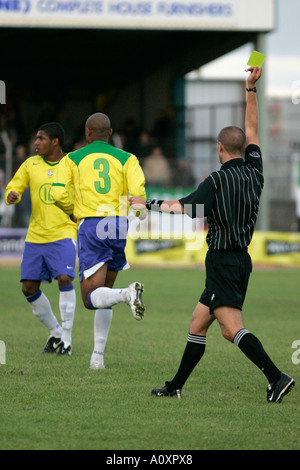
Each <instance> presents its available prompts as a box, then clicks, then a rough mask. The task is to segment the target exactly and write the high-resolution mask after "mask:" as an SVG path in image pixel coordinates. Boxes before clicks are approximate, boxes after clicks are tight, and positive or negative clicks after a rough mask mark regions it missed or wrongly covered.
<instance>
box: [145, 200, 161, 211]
mask: <svg viewBox="0 0 300 470" xmlns="http://www.w3.org/2000/svg"><path fill="white" fill-rule="evenodd" d="M163 202H164V201H163V200H161V199H147V201H146V209H148V211H155V212H160V206H161V205H162V203H163Z"/></svg>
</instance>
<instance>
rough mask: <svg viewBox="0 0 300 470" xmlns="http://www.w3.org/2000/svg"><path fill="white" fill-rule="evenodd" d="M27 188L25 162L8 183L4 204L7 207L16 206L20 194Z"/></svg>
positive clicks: (27, 179)
mask: <svg viewBox="0 0 300 470" xmlns="http://www.w3.org/2000/svg"><path fill="white" fill-rule="evenodd" d="M28 186H29V175H28V171H27V161H25V162H24V163H22V165H21V166H20V168H19V169H18V171H17V172H16V174H15V175H14V177H13V178H12V179H11V181H10V182H9V183H8V185H7V187H6V191H5V198H4V200H5V203H6V204H7V205H10V204H17V203H18V202H20V201H21V198H22V194H23V193H24V191H25V189H26V188H28Z"/></svg>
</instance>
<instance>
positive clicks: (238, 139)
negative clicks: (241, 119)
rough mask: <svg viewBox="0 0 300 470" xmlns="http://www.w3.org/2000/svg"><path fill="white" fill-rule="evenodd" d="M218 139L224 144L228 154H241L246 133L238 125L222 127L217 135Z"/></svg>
mask: <svg viewBox="0 0 300 470" xmlns="http://www.w3.org/2000/svg"><path fill="white" fill-rule="evenodd" d="M218 141H219V142H221V143H222V144H223V145H224V148H225V150H226V152H228V153H229V154H230V155H237V154H242V153H243V151H244V149H245V145H246V135H245V132H244V131H243V130H242V129H240V128H239V127H235V126H229V127H224V128H223V129H222V130H221V132H220V133H219V135H218Z"/></svg>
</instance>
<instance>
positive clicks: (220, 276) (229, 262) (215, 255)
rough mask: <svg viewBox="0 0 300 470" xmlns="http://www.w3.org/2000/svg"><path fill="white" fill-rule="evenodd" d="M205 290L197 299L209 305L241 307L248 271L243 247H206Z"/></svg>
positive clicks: (211, 306) (248, 264)
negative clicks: (208, 248)
mask: <svg viewBox="0 0 300 470" xmlns="http://www.w3.org/2000/svg"><path fill="white" fill-rule="evenodd" d="M205 267H206V281H205V289H204V291H203V293H202V295H201V297H200V302H201V303H203V304H204V305H207V306H208V307H209V308H210V313H211V314H213V311H214V309H215V308H217V307H221V306H224V305H226V306H230V307H235V308H238V309H240V310H242V307H243V303H244V299H245V296H246V292H247V287H248V281H249V277H250V274H251V271H252V262H251V258H250V255H249V254H248V251H247V249H244V250H237V251H226V250H218V251H217V250H208V252H207V255H206V259H205Z"/></svg>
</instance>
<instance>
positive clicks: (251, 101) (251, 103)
mask: <svg viewBox="0 0 300 470" xmlns="http://www.w3.org/2000/svg"><path fill="white" fill-rule="evenodd" d="M246 72H251V73H250V75H249V77H248V88H247V101H246V115H245V134H246V146H247V145H250V144H254V145H259V141H258V111H257V102H256V87H255V84H256V82H257V80H259V79H260V77H261V69H260V68H258V67H250V68H249V69H247V70H246Z"/></svg>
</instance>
